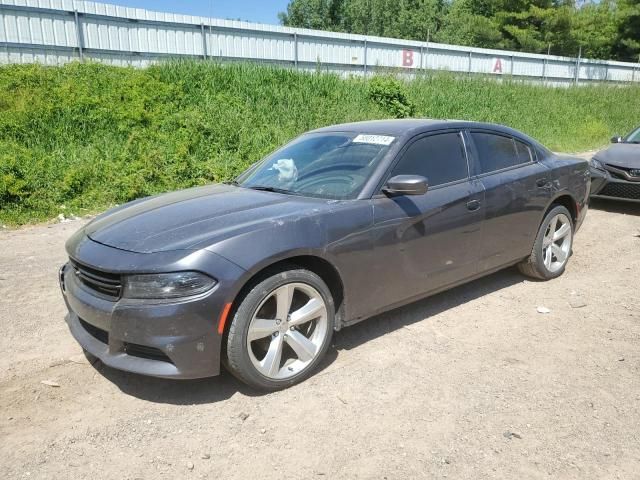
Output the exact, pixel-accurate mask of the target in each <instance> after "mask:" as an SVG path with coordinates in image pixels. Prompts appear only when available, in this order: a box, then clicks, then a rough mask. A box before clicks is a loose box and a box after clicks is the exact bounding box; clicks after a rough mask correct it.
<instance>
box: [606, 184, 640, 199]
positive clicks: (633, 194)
mask: <svg viewBox="0 0 640 480" xmlns="http://www.w3.org/2000/svg"><path fill="white" fill-rule="evenodd" d="M598 195H602V196H604V197H616V198H626V199H629V200H640V183H638V184H635V183H613V182H611V183H607V184H606V185H605V186H604V188H603V189H602V190H600V191H599V192H598Z"/></svg>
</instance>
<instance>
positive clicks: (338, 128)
mask: <svg viewBox="0 0 640 480" xmlns="http://www.w3.org/2000/svg"><path fill="white" fill-rule="evenodd" d="M445 128H486V129H490V130H494V131H498V132H503V133H506V134H509V135H518V136H525V135H524V134H522V133H521V132H518V131H516V130H513V129H511V128H509V127H505V126H503V125H497V124H493V123H481V122H470V121H466V120H434V119H429V118H403V119H393V120H368V121H364V122H352V123H341V124H338V125H331V126H327V127H322V128H318V129H316V130H312V131H311V132H309V133H324V132H360V133H370V134H379V135H382V134H386V135H396V136H403V135H406V134H416V133H421V132H427V131H430V130H441V129H445Z"/></svg>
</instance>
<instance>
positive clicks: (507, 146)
mask: <svg viewBox="0 0 640 480" xmlns="http://www.w3.org/2000/svg"><path fill="white" fill-rule="evenodd" d="M471 138H473V143H474V144H475V146H476V150H477V151H478V162H479V163H480V173H490V172H495V171H497V170H502V169H504V168H510V167H515V166H518V165H523V164H525V163H529V162H531V161H532V160H533V157H532V154H531V149H530V148H529V146H528V145H526V144H524V143H523V142H520V141H519V140H515V139H514V138H511V137H506V136H504V135H496V134H493V133H486V132H471Z"/></svg>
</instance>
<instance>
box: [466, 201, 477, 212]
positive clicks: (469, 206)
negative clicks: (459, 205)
mask: <svg viewBox="0 0 640 480" xmlns="http://www.w3.org/2000/svg"><path fill="white" fill-rule="evenodd" d="M479 208H480V201H479V200H470V201H468V202H467V209H469V210H471V211H473V210H477V209H479Z"/></svg>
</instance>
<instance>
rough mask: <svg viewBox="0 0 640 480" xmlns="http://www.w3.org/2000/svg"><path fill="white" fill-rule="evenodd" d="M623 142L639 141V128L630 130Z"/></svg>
mask: <svg viewBox="0 0 640 480" xmlns="http://www.w3.org/2000/svg"><path fill="white" fill-rule="evenodd" d="M625 143H640V128H638V129H637V130H635V131H633V132H631V133H630V134H629V136H628V137H627V138H626V139H625Z"/></svg>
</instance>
